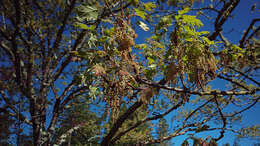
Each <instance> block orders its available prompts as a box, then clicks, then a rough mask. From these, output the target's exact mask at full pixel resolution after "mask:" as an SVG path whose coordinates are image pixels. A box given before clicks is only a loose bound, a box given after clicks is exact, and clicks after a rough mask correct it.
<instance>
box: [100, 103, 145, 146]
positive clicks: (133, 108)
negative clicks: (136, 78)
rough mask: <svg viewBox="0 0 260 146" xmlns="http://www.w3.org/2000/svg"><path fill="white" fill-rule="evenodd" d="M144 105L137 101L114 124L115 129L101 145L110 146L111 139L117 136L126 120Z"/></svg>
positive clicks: (113, 128) (112, 129)
mask: <svg viewBox="0 0 260 146" xmlns="http://www.w3.org/2000/svg"><path fill="white" fill-rule="evenodd" d="M142 105H143V102H141V101H137V102H136V103H134V104H133V105H132V106H131V107H130V108H129V109H127V111H126V112H125V113H124V114H123V115H121V116H120V117H119V118H118V119H117V120H116V122H115V123H114V124H113V127H112V128H111V129H110V131H109V133H108V134H107V135H106V136H105V137H104V138H103V140H102V142H101V145H102V146H109V144H110V141H111V139H112V138H113V136H114V135H115V134H116V132H117V131H118V129H119V128H120V127H121V126H122V124H123V123H124V122H125V120H126V119H127V118H128V117H129V116H131V115H132V114H133V113H134V112H135V111H136V110H137V109H138V108H139V107H141V106H142Z"/></svg>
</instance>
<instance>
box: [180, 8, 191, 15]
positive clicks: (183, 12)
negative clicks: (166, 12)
mask: <svg viewBox="0 0 260 146" xmlns="http://www.w3.org/2000/svg"><path fill="white" fill-rule="evenodd" d="M189 10H190V9H189V8H184V9H183V10H180V11H178V14H179V15H183V14H185V13H188V12H189Z"/></svg>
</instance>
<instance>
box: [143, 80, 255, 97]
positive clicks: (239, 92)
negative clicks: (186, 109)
mask: <svg viewBox="0 0 260 146" xmlns="http://www.w3.org/2000/svg"><path fill="white" fill-rule="evenodd" d="M141 81H142V83H144V84H147V85H150V86H153V87H156V88H161V89H166V90H171V91H175V92H179V93H188V94H194V95H200V96H202V95H223V96H224V95H251V94H254V93H256V92H257V91H260V88H259V87H258V88H255V89H252V90H250V91H243V90H242V91H219V90H212V91H192V90H188V89H180V88H175V87H169V86H163V85H158V84H156V83H152V82H147V81H144V80H141Z"/></svg>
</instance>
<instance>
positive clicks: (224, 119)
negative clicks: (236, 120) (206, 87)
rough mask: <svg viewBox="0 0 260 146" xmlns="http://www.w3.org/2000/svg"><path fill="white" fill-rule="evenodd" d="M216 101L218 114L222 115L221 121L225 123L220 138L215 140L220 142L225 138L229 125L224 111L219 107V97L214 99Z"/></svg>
mask: <svg viewBox="0 0 260 146" xmlns="http://www.w3.org/2000/svg"><path fill="white" fill-rule="evenodd" d="M214 101H215V103H216V105H217V108H218V112H219V114H220V116H221V119H222V121H223V126H222V130H221V131H220V136H219V137H218V138H215V140H216V141H218V140H220V139H221V138H223V137H224V133H225V128H226V125H227V119H226V117H225V116H224V115H223V113H222V110H221V109H220V107H219V103H218V100H217V96H215V97H214Z"/></svg>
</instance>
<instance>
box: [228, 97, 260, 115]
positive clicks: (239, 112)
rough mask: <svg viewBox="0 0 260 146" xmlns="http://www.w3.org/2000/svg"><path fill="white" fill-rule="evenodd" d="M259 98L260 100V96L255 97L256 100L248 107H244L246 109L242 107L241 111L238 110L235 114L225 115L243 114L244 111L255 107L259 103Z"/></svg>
mask: <svg viewBox="0 0 260 146" xmlns="http://www.w3.org/2000/svg"><path fill="white" fill-rule="evenodd" d="M259 100H260V97H258V98H257V99H255V101H254V102H253V103H252V104H251V105H249V106H247V107H246V108H244V109H242V110H240V111H238V112H235V113H233V114H231V115H225V117H234V116H235V115H237V114H241V113H242V112H244V111H246V110H248V109H250V108H251V107H253V106H254V105H255V104H257V103H258V101H259Z"/></svg>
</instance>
